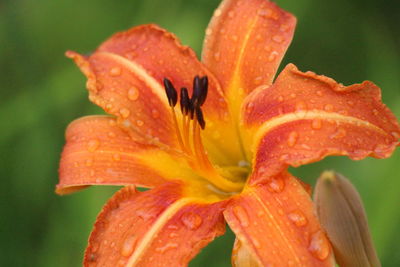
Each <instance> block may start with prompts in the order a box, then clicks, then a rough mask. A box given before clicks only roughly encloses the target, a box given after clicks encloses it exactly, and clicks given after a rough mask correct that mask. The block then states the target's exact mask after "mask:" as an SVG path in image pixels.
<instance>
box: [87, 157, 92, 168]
mask: <svg viewBox="0 0 400 267" xmlns="http://www.w3.org/2000/svg"><path fill="white" fill-rule="evenodd" d="M85 164H86V166H88V167H90V166H92V165H93V159H87V160H86V163H85Z"/></svg>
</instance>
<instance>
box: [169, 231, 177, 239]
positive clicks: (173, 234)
mask: <svg viewBox="0 0 400 267" xmlns="http://www.w3.org/2000/svg"><path fill="white" fill-rule="evenodd" d="M177 236H179V234H178V233H175V232H172V233H170V234H169V237H170V238H174V237H177Z"/></svg>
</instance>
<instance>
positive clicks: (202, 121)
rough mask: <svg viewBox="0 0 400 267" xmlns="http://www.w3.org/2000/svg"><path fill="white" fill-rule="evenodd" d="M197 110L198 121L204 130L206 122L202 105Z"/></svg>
mask: <svg viewBox="0 0 400 267" xmlns="http://www.w3.org/2000/svg"><path fill="white" fill-rule="evenodd" d="M195 111H196V118H197V121H198V122H199V125H200V127H201V129H203V130H204V128H205V127H206V122H205V120H204V116H203V112H202V111H201V108H200V107H196V109H195Z"/></svg>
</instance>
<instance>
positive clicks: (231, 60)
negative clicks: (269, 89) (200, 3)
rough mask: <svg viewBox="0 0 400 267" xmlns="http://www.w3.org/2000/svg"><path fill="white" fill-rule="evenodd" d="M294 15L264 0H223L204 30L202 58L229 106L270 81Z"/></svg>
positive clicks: (289, 36)
mask: <svg viewBox="0 0 400 267" xmlns="http://www.w3.org/2000/svg"><path fill="white" fill-rule="evenodd" d="M295 25H296V18H295V17H294V16H293V15H291V14H290V13H288V12H286V11H284V10H282V9H280V8H279V7H278V6H277V5H276V4H275V3H272V2H270V1H267V0H247V1H236V0H225V1H223V2H222V3H221V4H220V6H219V7H218V9H216V10H215V12H214V16H213V18H212V19H211V22H210V24H209V27H208V28H207V30H206V37H205V40H204V46H203V52H202V61H203V62H204V64H205V65H206V66H207V67H208V68H209V69H210V70H211V71H212V72H213V73H214V74H215V75H216V77H217V78H218V80H219V82H220V83H221V86H222V88H223V90H224V94H225V96H226V97H227V99H228V102H229V105H230V108H231V110H232V111H233V113H234V114H237V113H238V112H239V109H240V104H241V102H242V100H243V98H244V97H245V96H246V95H247V94H248V93H249V92H251V91H252V90H254V89H255V88H256V87H257V86H259V85H262V84H265V85H270V84H271V83H272V80H273V79H274V76H275V74H276V71H277V69H278V66H279V64H280V62H281V60H282V58H283V56H284V54H285V52H286V49H287V48H288V46H289V44H290V42H291V40H292V37H293V33H294V29H295Z"/></svg>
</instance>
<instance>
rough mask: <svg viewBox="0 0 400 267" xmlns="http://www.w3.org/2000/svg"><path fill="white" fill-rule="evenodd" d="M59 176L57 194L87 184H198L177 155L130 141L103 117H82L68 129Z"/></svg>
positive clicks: (188, 168)
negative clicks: (176, 181)
mask: <svg viewBox="0 0 400 267" xmlns="http://www.w3.org/2000/svg"><path fill="white" fill-rule="evenodd" d="M59 176H60V182H59V184H58V185H57V189H56V191H57V193H59V194H66V193H72V192H74V191H76V190H79V189H82V188H84V187H85V186H88V185H136V186H140V187H154V186H157V185H160V184H162V183H164V182H165V181H167V180H172V179H173V180H176V179H181V180H182V181H186V182H196V181H198V180H196V177H194V176H195V174H194V173H193V171H191V169H190V167H189V166H187V164H185V161H184V160H182V159H180V158H179V157H178V155H170V154H168V153H166V152H165V151H163V150H160V149H159V148H158V147H156V146H152V145H144V144H140V143H137V142H135V141H133V140H132V138H131V136H130V135H129V134H128V133H127V132H126V130H124V129H123V128H121V127H119V126H118V125H117V123H116V120H115V119H113V118H111V117H107V116H88V117H83V118H80V119H78V120H75V121H74V122H72V123H71V124H70V125H69V126H68V129H67V131H66V145H65V147H64V151H63V153H62V156H61V162H60V168H59Z"/></svg>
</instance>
